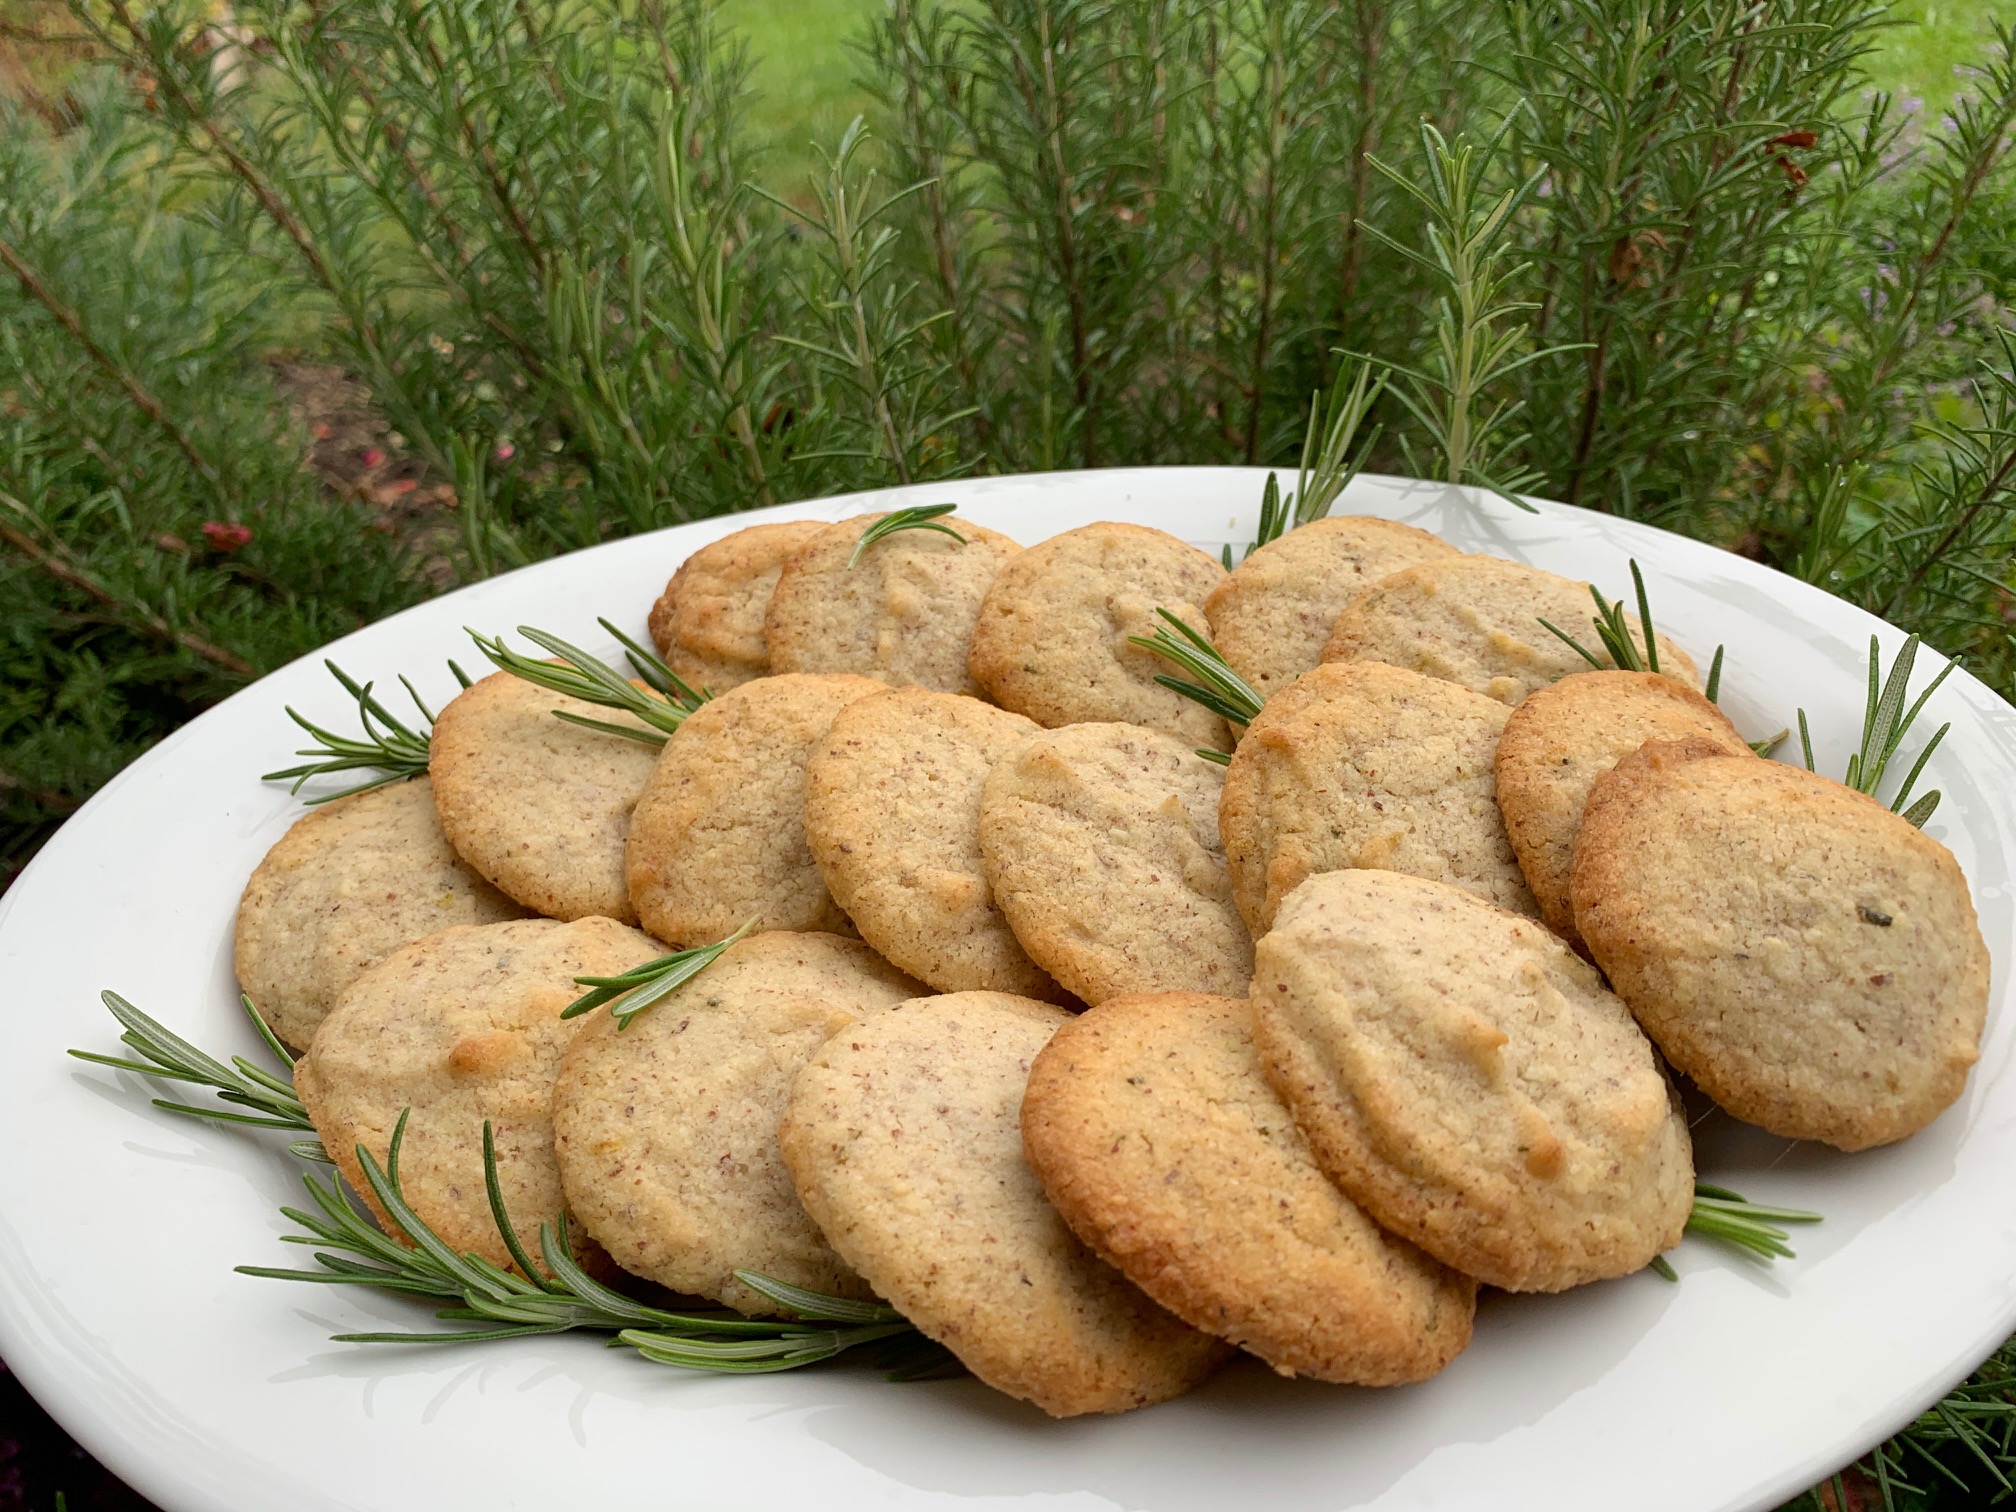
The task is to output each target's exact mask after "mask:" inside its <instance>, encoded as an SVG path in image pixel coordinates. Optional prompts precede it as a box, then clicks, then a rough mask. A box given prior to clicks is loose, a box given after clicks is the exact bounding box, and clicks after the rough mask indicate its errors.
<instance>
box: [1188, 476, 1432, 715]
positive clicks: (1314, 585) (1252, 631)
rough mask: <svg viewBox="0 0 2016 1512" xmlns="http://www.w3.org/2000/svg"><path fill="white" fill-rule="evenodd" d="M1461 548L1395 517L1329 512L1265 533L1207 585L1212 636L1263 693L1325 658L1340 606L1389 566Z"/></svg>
mask: <svg viewBox="0 0 2016 1512" xmlns="http://www.w3.org/2000/svg"><path fill="white" fill-rule="evenodd" d="M1460 554H1461V553H1459V552H1458V551H1457V549H1456V548H1455V547H1454V546H1451V545H1450V544H1449V543H1448V542H1447V541H1445V540H1443V539H1442V538H1441V537H1440V536H1438V535H1432V534H1430V533H1429V532H1428V531H1425V530H1422V529H1419V528H1418V527H1416V526H1413V525H1403V524H1401V523H1400V522H1399V521H1398V520H1381V519H1377V518H1375V517H1372V516H1369V515H1332V516H1330V517H1329V518H1328V519H1323V520H1311V521H1310V522H1309V523H1308V524H1307V525H1298V526H1296V527H1295V528H1294V529H1293V530H1291V531H1289V532H1288V533H1287V534H1285V535H1283V536H1280V537H1278V538H1276V539H1275V540H1272V541H1269V542H1268V543H1267V544H1266V545H1265V546H1262V547H1260V548H1259V549H1258V550H1256V551H1254V552H1253V553H1252V554H1251V555H1250V556H1248V557H1247V558H1246V560H1245V561H1243V562H1241V563H1240V564H1239V565H1238V566H1237V567H1235V568H1233V569H1232V575H1231V576H1230V577H1228V578H1227V579H1225V581H1224V582H1222V583H1220V584H1219V585H1218V586H1217V587H1216V588H1214V589H1212V590H1211V596H1210V597H1209V598H1207V599H1206V600H1204V614H1205V617H1206V618H1207V619H1209V620H1210V621H1211V641H1212V644H1214V645H1215V646H1217V648H1218V651H1219V654H1220V655H1222V656H1223V657H1224V658H1225V660H1226V661H1227V662H1229V663H1231V666H1232V670H1233V671H1235V672H1237V673H1238V674H1239V675H1240V676H1241V677H1243V678H1245V679H1246V681H1247V682H1249V683H1251V684H1252V686H1253V690H1254V691H1255V692H1256V693H1258V694H1259V695H1260V696H1261V698H1263V699H1265V698H1267V697H1269V696H1271V695H1272V694H1274V693H1278V692H1279V691H1280V690H1281V689H1283V688H1285V687H1287V686H1288V684H1290V683H1291V682H1293V681H1295V679H1296V678H1298V677H1300V676H1301V675H1302V674H1303V673H1304V672H1307V671H1308V670H1309V669H1310V668H1311V667H1313V666H1315V665H1316V664H1317V663H1318V662H1320V661H1322V660H1323V647H1324V645H1325V644H1326V643H1327V642H1328V641H1329V639H1330V631H1331V628H1332V626H1334V625H1335V624H1336V623H1337V616H1338V615H1339V614H1341V613H1342V612H1343V610H1344V607H1345V606H1346V605H1347V604H1349V603H1350V602H1351V601H1352V600H1353V599H1355V598H1356V597H1357V596H1358V595H1359V594H1361V593H1363V592H1364V591H1365V590H1366V589H1367V588H1370V587H1371V586H1372V585H1373V584H1374V583H1376V582H1378V581H1379V580H1380V579H1381V578H1383V577H1385V576H1386V575H1387V574H1389V573H1394V572H1398V571H1400V569H1401V568H1403V567H1412V566H1414V565H1415V564H1417V563H1420V562H1431V561H1435V560H1436V559H1438V558H1441V557H1453V556H1458V555H1460Z"/></svg>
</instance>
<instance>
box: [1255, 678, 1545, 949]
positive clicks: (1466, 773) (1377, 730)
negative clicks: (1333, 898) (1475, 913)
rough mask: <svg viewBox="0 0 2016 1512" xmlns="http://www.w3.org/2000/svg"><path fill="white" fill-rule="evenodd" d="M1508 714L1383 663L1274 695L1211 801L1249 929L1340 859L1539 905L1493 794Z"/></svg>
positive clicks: (1258, 927)
mask: <svg viewBox="0 0 2016 1512" xmlns="http://www.w3.org/2000/svg"><path fill="white" fill-rule="evenodd" d="M1509 713H1510V710H1508V709H1507V708H1506V707H1505V706H1504V705H1503V704H1501V703H1499V702H1497V701H1496V700H1494V699H1490V698H1486V697H1485V696H1484V695H1483V694H1481V693H1472V692H1470V691H1469V690H1468V689H1465V688H1461V687H1458V686H1457V685H1456V684H1454V683H1450V682H1442V681H1439V680H1438V679H1436V678H1432V677H1424V676H1422V675H1421V674H1420V673H1418V672H1408V671H1404V670H1403V669H1401V668H1399V667H1389V666H1386V665H1385V664H1383V663H1380V662H1330V663H1326V664H1325V665H1323V666H1321V667H1318V668H1316V669H1315V670H1314V671H1311V672H1308V673H1306V674H1304V675H1303V676H1302V677H1300V678H1298V679H1297V680H1296V681H1295V682H1293V683H1291V684H1290V685H1289V686H1288V687H1286V688H1284V689H1283V690H1282V691H1281V692H1279V693H1277V694H1275V695H1274V697H1273V699H1272V700H1270V701H1269V703H1268V704H1267V706H1266V707H1265V708H1264V709H1262V710H1261V711H1260V716H1259V717H1258V718H1257V719H1255V720H1254V721H1253V725H1252V728H1251V729H1249V730H1248V731H1247V732H1246V736H1245V738H1244V739H1242V740H1241V741H1240V742H1239V749H1238V750H1237V751H1236V752H1234V753H1233V756H1232V764H1231V766H1230V767H1228V768H1227V769H1226V772H1225V798H1224V801H1223V802H1222V803H1221V804H1220V805H1219V808H1218V827H1219V833H1220V834H1222V835H1223V836H1224V839H1225V858H1226V861H1227V862H1228V863H1229V865H1230V867H1231V871H1232V895H1233V897H1234V898H1235V899H1236V900H1237V902H1238V904H1239V912H1240V914H1241V915H1242V916H1243V917H1244V918H1245V920H1246V924H1247V927H1248V928H1249V929H1250V930H1252V932H1253V935H1254V937H1255V938H1256V939H1257V938H1258V937H1259V936H1260V935H1262V934H1264V933H1265V932H1266V931H1267V930H1268V929H1269V928H1271V927H1272V925H1273V921H1274V913H1275V910H1276V909H1277V908H1279V907H1280V904H1281V900H1282V899H1283V898H1284V897H1286V896H1287V895H1288V894H1289V893H1290V892H1291V891H1293V890H1294V888H1295V887H1296V886H1298V885H1299V884H1300V883H1301V882H1302V881H1303V879H1304V878H1306V877H1311V876H1314V875H1315V874H1316V873H1318V872H1327V871H1336V870H1339V869H1340V868H1343V867H1366V868H1374V869H1379V870H1385V871H1397V872H1407V873H1409V874H1410V875H1413V876H1417V877H1428V878H1431V879H1433V880H1435V881H1438V882H1448V883H1452V884H1454V885H1455V886H1457V887H1461V888H1464V889H1466V890H1467V891H1469V892H1473V893H1475V894H1477V896H1478V897H1480V898H1485V899H1488V900H1489V901H1490V902H1493V903H1496V904H1498V905H1499V906H1500V907H1503V908H1509V909H1511V910H1512V911H1513V912H1514V913H1522V914H1535V913H1538V912H1539V906H1538V905H1537V904H1536V903H1535V902H1534V901H1533V895H1532V893H1530V892H1528V891H1527V889H1526V880H1525V878H1524V877H1522V876H1521V875H1520V873H1519V862H1518V859H1517V858H1516V857H1515V856H1514V855H1513V854H1512V842H1511V841H1510V840H1508V839H1507V838H1506V836H1505V822H1504V820H1503V819H1501V818H1500V817H1499V814H1498V802H1497V799H1496V797H1495V796H1494V791H1493V783H1492V769H1491V767H1492V758H1493V755H1494V754H1495V752H1496V751H1497V747H1498V736H1499V732H1500V731H1502V730H1503V729H1504V728H1505V720H1506V717H1507V715H1508V714H1509Z"/></svg>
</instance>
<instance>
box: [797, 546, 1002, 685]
mask: <svg viewBox="0 0 2016 1512" xmlns="http://www.w3.org/2000/svg"><path fill="white" fill-rule="evenodd" d="M881 518H883V516H881V515H879V514H872V515H858V516H856V517H855V518H854V519H851V520H842V521H840V522H839V523H838V524H837V525H829V526H827V527H826V528H825V529H824V530H823V531H821V532H820V533H819V534H818V535H816V536H814V537H813V538H812V540H811V542H810V543H809V544H808V545H806V546H805V547H804V548H803V549H802V550H801V551H799V552H798V553H796V554H795V555H794V556H792V557H791V558H790V560H789V561H787V562H785V564H784V575H783V576H782V577H781V578H779V579H778V580H777V591H776V592H775V593H774V594H772V595H771V597H770V608H769V611H768V614H767V616H766V618H765V620H764V633H765V634H766V635H767V637H768V638H769V642H770V665H771V667H772V668H774V669H775V670H776V671H779V672H855V673H859V674H861V675H863V676H866V677H875V678H880V679H881V680H882V681H883V682H886V683H890V684H904V683H908V684H914V685H915V686H917V687H920V688H931V689H934V690H936V691H937V692H940V693H975V694H977V693H978V692H979V691H980V689H979V687H978V686H977V685H976V684H975V683H974V681H973V678H972V675H971V674H970V673H969V672H968V671H967V668H966V658H967V653H968V651H969V649H970V647H971V645H972V642H973V624H974V621H975V620H976V619H977V618H978V616H979V613H980V602H981V600H982V598H983V597H985V595H986V593H987V589H988V586H989V585H990V584H991V583H992V582H993V581H994V577H995V574H996V573H998V572H999V571H1000V570H1001V568H1002V565H1003V564H1004V563H1006V562H1010V561H1013V560H1014V559H1015V557H1016V556H1017V554H1019V553H1020V551H1021V550H1022V548H1021V547H1020V546H1018V545H1016V544H1015V542H1013V541H1011V540H1009V539H1008V537H1006V536H1004V535H1002V534H1000V533H999V532H998V531H993V530H989V529H987V528H986V527H985V526H982V525H975V524H973V523H972V522H971V521H969V520H962V519H959V518H958V517H957V516H956V515H955V516H953V517H952V518H950V519H946V520H943V521H942V522H939V523H943V524H946V525H949V526H951V527H952V529H954V530H956V531H958V532H959V534H960V535H962V536H964V537H965V538H966V542H965V544H964V545H963V546H962V545H961V544H960V543H959V542H958V541H955V540H953V539H952V538H951V537H950V536H947V535H942V534H940V533H939V532H938V531H935V530H899V531H897V532H896V533H895V534H893V535H887V536H884V537H883V538H882V539H881V540H879V541H876V542H875V543H874V544H873V545H871V546H869V547H868V549H867V550H866V551H864V552H862V554H861V560H860V561H858V562H853V563H852V564H851V565H850V562H849V559H850V558H851V557H852V556H853V555H854V548H855V546H856V544H857V543H858V542H859V541H860V539H861V535H862V532H863V531H865V530H867V529H868V527H869V526H870V525H872V524H874V523H875V521H877V520H879V519H881Z"/></svg>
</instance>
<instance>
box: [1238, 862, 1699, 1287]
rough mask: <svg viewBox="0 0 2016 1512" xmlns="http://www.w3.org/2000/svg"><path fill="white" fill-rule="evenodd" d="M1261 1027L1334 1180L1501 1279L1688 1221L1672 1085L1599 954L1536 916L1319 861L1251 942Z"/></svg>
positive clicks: (1646, 1242) (1629, 1248)
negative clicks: (1596, 965)
mask: <svg viewBox="0 0 2016 1512" xmlns="http://www.w3.org/2000/svg"><path fill="white" fill-rule="evenodd" d="M1257 957H1258V959H1257V961H1256V964H1255V967H1254V976H1253V1013H1254V1032H1255V1039H1256V1042H1257V1043H1258V1045H1259V1048H1260V1059H1261V1061H1262V1063H1263V1064H1264V1065H1265V1066H1266V1068H1267V1076H1268V1079H1269V1080H1270V1081H1271V1082H1272V1083H1273V1084H1274V1088H1275V1090H1276V1091H1277V1092H1279V1093H1280V1094H1281V1096H1282V1099H1283V1100H1284V1101H1286V1102H1287V1104H1288V1106H1289V1108H1290V1109H1291V1110H1292V1111H1293V1113H1294V1115H1295V1121H1296V1122H1297V1123H1298V1124H1300V1125H1301V1127H1302V1132H1303V1133H1304V1134H1306V1135H1307V1136H1308V1137H1309V1142H1310V1145H1311V1147H1312V1148H1313V1149H1314V1150H1315V1152H1316V1159H1317V1161H1318V1162H1319V1163H1320V1164H1321V1165H1322V1167H1323V1169H1324V1170H1325V1171H1326V1172H1328V1173H1329V1175H1330V1178H1331V1180H1333V1181H1335V1182H1336V1183H1337V1184H1338V1185H1339V1186H1341V1187H1343V1188H1344V1190H1345V1191H1346V1192H1347V1193H1348V1194H1349V1195H1350V1196H1351V1197H1352V1198H1353V1199H1354V1200H1355V1201H1357V1202H1358V1204H1359V1205H1360V1206H1362V1207H1363V1208H1364V1209H1365V1210H1366V1211H1367V1212H1368V1213H1370V1214H1371V1215H1372V1216H1373V1217H1374V1218H1375V1219H1377V1220H1378V1221H1379V1222H1380V1223H1381V1224H1382V1225H1384V1226H1385V1227H1386V1228H1388V1229H1390V1230H1392V1231H1393V1232H1394V1233H1396V1234H1399V1235H1401V1236H1403V1237H1405V1238H1408V1239H1411V1240H1413V1241H1414V1242H1415V1243H1416V1244H1418V1245H1420V1246H1421V1248H1423V1249H1425V1250H1426V1251H1428V1253H1429V1254H1431V1255H1433V1256H1434V1257H1435V1258H1436V1259H1438V1260H1440V1261H1442V1262H1443V1263H1444V1264H1446V1265H1451V1266H1454V1267H1455V1268H1456V1269H1457V1270H1460V1271H1463V1272H1464V1273H1466V1274H1468V1275H1472V1276H1475V1277H1476V1278H1477V1279H1478V1280H1480V1281H1483V1282H1486V1283H1487V1284H1489V1285H1492V1286H1500V1287H1504V1288H1505V1289H1506V1290H1508V1291H1561V1290H1563V1289H1565V1288H1567V1287H1570V1286H1578V1285H1580V1284H1581V1283H1582V1282H1584V1281H1597V1280H1601V1279H1602V1278H1604V1277H1606V1276H1621V1275H1624V1274H1626V1273H1627V1272H1630V1271H1635V1270H1637V1269H1639V1268H1640V1267H1642V1266H1644V1265H1646V1264H1648V1263H1650V1261H1651V1260H1652V1258H1653V1256H1655V1255H1657V1254H1659V1253H1660V1252H1661V1251H1662V1250H1667V1249H1671V1248H1672V1247H1673V1246H1674V1245H1675V1244H1677V1243H1679V1241H1680V1231H1681V1229H1682V1228H1684V1227H1685V1225H1686V1222H1687V1215H1688V1213H1689V1211H1690V1210H1691V1208H1692V1206H1693V1200H1694V1165H1693V1153H1692V1148H1691V1145H1690V1143H1689V1140H1688V1137H1687V1124H1686V1121H1685V1119H1684V1118H1683V1116H1682V1114H1681V1110H1680V1101H1679V1097H1678V1096H1677V1094H1675V1092H1674V1091H1673V1088H1672V1086H1671V1085H1670V1084H1669V1083H1668V1082H1667V1080H1666V1077H1665V1074H1664V1073H1663V1072H1662V1071H1661V1070H1660V1069H1659V1062H1658V1057H1657V1056H1655V1055H1654V1054H1653V1051H1652V1045H1651V1043H1650V1042H1649V1041H1648V1040H1647V1039H1646V1038H1645V1036H1644V1035H1643V1034H1642V1033H1640V1032H1639V1029H1638V1026H1637V1025H1636V1024H1634V1023H1633V1022H1632V1021H1631V1014H1630V1011H1629V1010H1628V1009H1626V1008H1625V1006H1624V1004H1623V1003H1622V1002H1621V1001H1620V1000H1619V999H1618V998H1617V997H1616V996H1615V994H1613V993H1611V992H1610V991H1608V990H1607V989H1606V988H1605V987H1604V986H1603V982H1602V979H1601V978H1600V977H1598V976H1597V974H1596V972H1595V971H1594V969H1592V968H1591V967H1590V966H1589V964H1588V963H1587V962H1586V961H1584V960H1583V959H1582V958H1581V957H1580V956H1578V955H1576V954H1575V952H1574V951H1572V950H1570V949H1569V948H1568V947H1567V946H1566V945H1563V944H1562V943H1561V942H1560V941H1559V940H1558V939H1556V938H1555V937H1554V936H1553V935H1552V934H1550V933H1548V931H1547V930H1545V929H1544V928H1542V927H1541V926H1540V925H1539V924H1538V923H1536V922H1534V921H1532V920H1529V919H1522V918H1519V917H1518V916H1517V915H1515V914H1509V913H1506V912H1505V911H1504V910H1503V909H1498V908H1493V907H1492V906H1491V905H1490V904H1488V903H1485V902H1482V901H1480V900H1478V899H1477V898H1474V897H1472V896H1471V895H1470V894H1469V893H1467V892H1463V891H1460V890H1459V889H1457V888H1453V887H1450V886H1448V885H1446V884H1444V883H1441V882H1429V881H1424V880H1423V879H1421V878H1419V877H1408V876H1402V875H1401V874H1399V873H1397V872H1374V871H1341V872H1331V873H1329V874H1327V875H1325V876H1320V877H1312V878H1310V879H1309V881H1307V882H1305V883H1304V884H1303V885H1302V886H1301V887H1299V888H1297V889H1296V890H1295V891H1294V892H1293V893H1292V894H1290V895H1289V897H1288V900H1287V902H1286V903H1284V904H1283V905H1282V908H1281V916H1280V918H1279V920H1278V921H1277V922H1276V924H1275V927H1274V929H1273V931H1272V932H1271V933H1270V934H1268V935H1267V936H1266V937H1265V938H1264V939H1262V940H1261V941H1260V945H1259V949H1258V951H1257Z"/></svg>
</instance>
